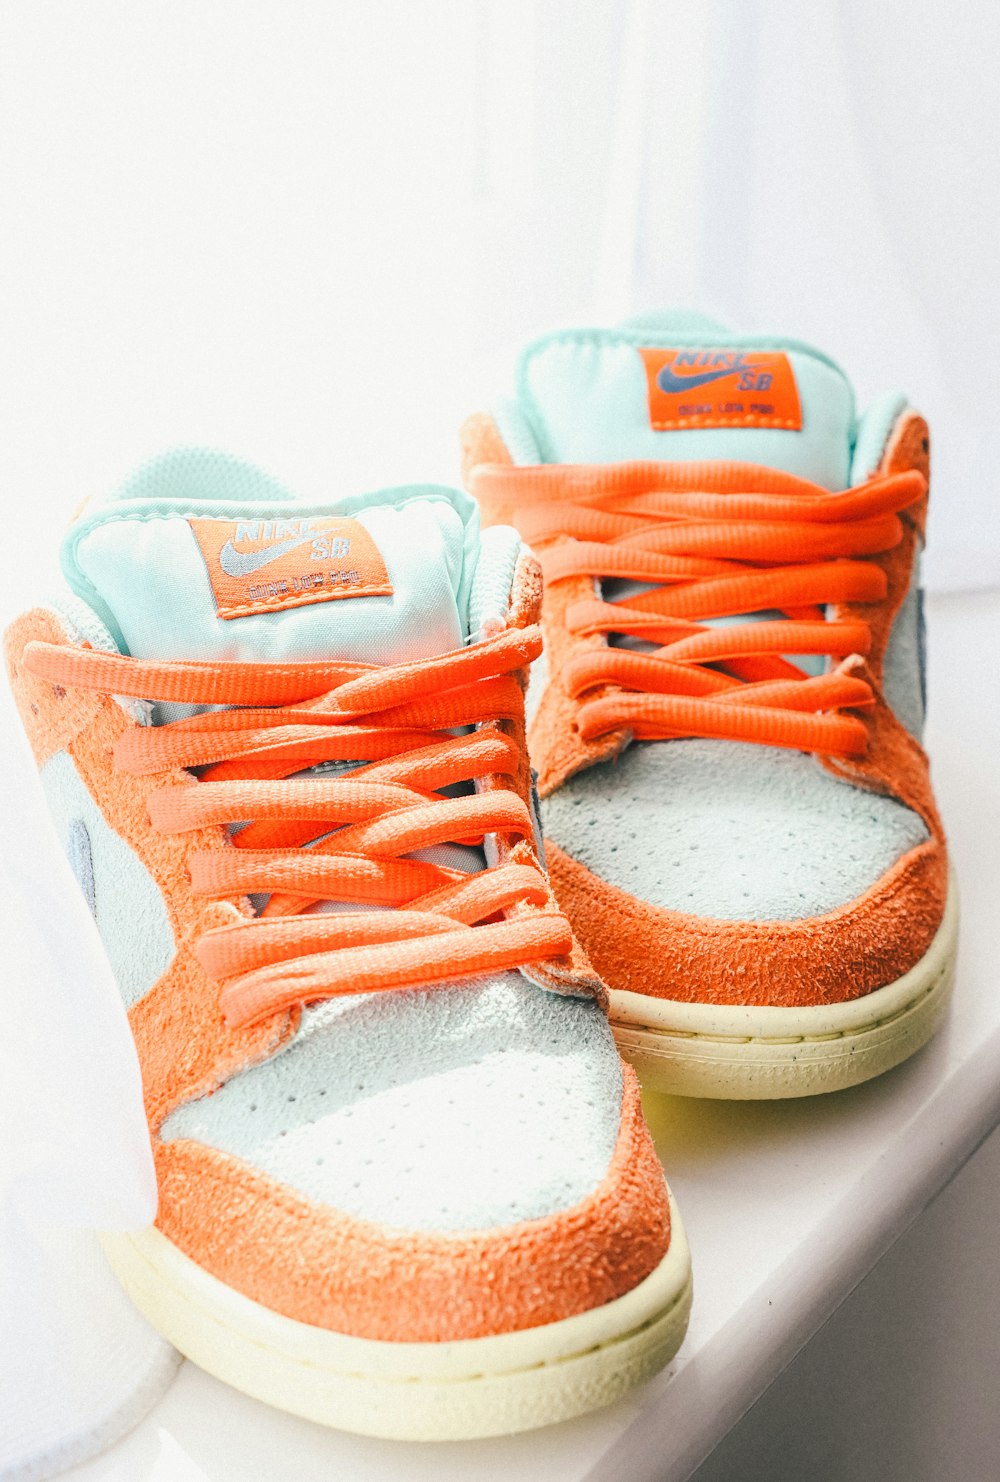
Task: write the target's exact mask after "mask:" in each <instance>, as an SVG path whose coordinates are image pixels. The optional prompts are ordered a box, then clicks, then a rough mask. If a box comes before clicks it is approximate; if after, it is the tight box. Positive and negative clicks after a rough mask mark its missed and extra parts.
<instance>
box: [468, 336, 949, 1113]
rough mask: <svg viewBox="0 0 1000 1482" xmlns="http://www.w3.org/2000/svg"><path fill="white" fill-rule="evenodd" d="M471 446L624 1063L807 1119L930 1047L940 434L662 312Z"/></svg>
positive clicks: (942, 961)
mask: <svg viewBox="0 0 1000 1482" xmlns="http://www.w3.org/2000/svg"><path fill="white" fill-rule="evenodd" d="M463 451H464V462H465V468H466V476H467V481H468V485H469V488H470V489H471V490H472V491H473V493H474V494H475V495H476V497H477V499H478V500H479V502H480V505H481V507H482V509H483V511H484V514H485V518H486V521H487V523H489V522H492V521H509V522H512V523H514V524H515V525H516V526H517V528H518V529H519V530H520V532H521V534H522V535H523V536H524V538H525V539H526V540H527V541H528V543H529V544H530V545H531V546H533V547H534V549H535V550H536V551H537V553H538V555H539V557H540V559H541V563H542V567H543V571H544V574H545V583H546V591H545V602H544V609H543V627H544V632H545V646H546V660H547V671H548V672H547V674H544V673H540V672H539V668H538V666H536V668H535V671H534V674H533V679H532V689H531V693H530V694H529V713H530V714H531V715H532V719H531V723H530V727H529V742H530V749H531V754H532V758H533V761H534V763H535V765H536V767H537V768H538V774H539V775H538V786H539V793H540V795H541V799H542V805H541V806H542V819H543V823H544V828H545V836H546V849H547V859H548V864H549V869H550V873H551V878H552V882H553V885H554V886H555V890H556V894H557V897H558V899H559V901H560V903H561V904H562V906H563V907H564V908H565V910H566V911H567V913H568V914H569V916H570V919H571V921H572V922H573V926H574V929H575V931H576V933H577V935H578V937H579V939H580V940H581V942H582V943H583V945H584V947H585V948H586V950H587V953H588V955H589V957H590V960H591V961H592V962H593V964H594V966H595V967H596V968H597V970H598V972H599V973H600V974H601V975H602V977H603V978H604V979H605V981H606V982H607V983H608V984H609V987H610V989H611V1017H612V1024H613V1027H614V1029H615V1034H616V1036H617V1039H618V1043H619V1046H620V1047H621V1049H622V1050H623V1052H624V1053H625V1055H626V1056H627V1057H628V1058H629V1059H630V1060H631V1061H632V1063H633V1064H634V1065H636V1066H637V1067H638V1069H639V1071H640V1073H641V1074H642V1076H643V1077H644V1079H645V1080H646V1082H647V1083H648V1084H650V1085H652V1086H654V1087H656V1088H658V1089H662V1090H666V1091H671V1092H675V1093H679V1094H682V1095H691V1096H715V1097H781V1096H802V1095H808V1094H811V1093H813V1092H818V1091H831V1090H837V1089H840V1088H842V1087H845V1086H850V1085H854V1084H855V1083H857V1082H859V1081H863V1080H866V1079H867V1078H868V1077H870V1076H873V1075H877V1074H879V1073H880V1072H881V1071H884V1070H887V1069H889V1067H891V1066H893V1065H896V1064H897V1063H898V1062H899V1061H901V1060H903V1059H905V1058H906V1056H908V1055H910V1054H912V1052H913V1051H914V1050H916V1049H917V1048H918V1047H919V1046H920V1045H922V1044H924V1042H925V1041H926V1040H927V1039H928V1038H929V1037H930V1035H931V1034H932V1032H933V1031H934V1029H935V1028H936V1026H937V1025H938V1023H939V1022H940V1019H941V1017H942V1014H943V1012H944V1009H945V1007H946V1003H947V999H948V995H949V992H950V989H951V984H952V977H953V970H954V961H955V949H956V936H957V906H956V901H955V892H954V888H953V886H950V885H949V873H948V863H947V856H946V850H945V840H944V834H943V832H942V827H941V821H940V819H939V817H938V813H937V809H936V807H935V804H934V798H933V795H932V792H931V785H930V781H929V776H928V763H927V757H926V755H925V753H924V751H923V749H922V747H921V744H920V737H921V732H922V727H923V711H924V697H923V627H922V617H921V606H920V602H921V594H920V584H919V571H918V563H919V553H920V549H921V546H922V544H923V534H924V521H925V516H926V510H927V479H928V436H927V427H926V424H925V423H924V421H923V419H922V418H921V417H919V416H918V415H917V413H916V412H914V411H912V410H911V409H910V408H909V406H908V405H907V403H906V400H905V398H904V397H901V396H887V397H885V398H883V399H882V400H880V401H879V402H878V403H876V405H875V406H873V407H872V408H871V409H870V410H869V411H867V412H866V413H865V414H864V415H863V416H861V417H860V418H857V417H856V416H855V410H854V400H853V396H852V392H851V388H850V386H849V384H848V382H847V380H846V379H845V377H844V375H843V373H842V372H841V371H840V370H839V368H838V367H837V366H836V365H835V364H834V363H833V362H832V361H830V360H829V359H828V358H827V357H826V356H824V355H822V354H820V353H819V352H817V351H815V350H813V349H810V348H809V347H808V346H806V345H802V344H798V343H794V342H785V341H777V340H771V339H766V340H765V339H749V338H746V337H734V336H732V335H730V334H727V333H726V332H725V331H723V330H721V329H720V328H719V326H717V325H715V324H713V323H712V322H710V321H707V320H703V319H700V318H684V317H681V316H666V317H664V318H661V319H651V320H645V321H641V320H640V321H636V322H635V323H634V324H631V325H626V326H625V327H623V328H621V329H617V330H581V331H573V332H569V333H564V334H554V335H550V336H548V337H547V338H545V339H542V340H539V341H538V342H536V343H535V344H533V345H531V346H530V347H529V348H528V349H527V350H526V351H525V353H524V355H523V357H522V359H521V362H520V365H519V368H518V376H517V399H516V400H515V401H510V402H506V403H504V404H503V405H502V406H500V407H499V408H498V409H497V411H496V414H495V415H480V416H476V417H473V418H472V419H471V420H470V421H469V422H468V423H467V424H466V426H465V428H464V431H463ZM543 662H545V661H543Z"/></svg>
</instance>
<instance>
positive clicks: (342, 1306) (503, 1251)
mask: <svg viewBox="0 0 1000 1482" xmlns="http://www.w3.org/2000/svg"><path fill="white" fill-rule="evenodd" d="M624 1076H625V1086H624V1094H623V1107H622V1127H621V1134H620V1137H619V1141H618V1146H617V1148H616V1149H615V1153H614V1156H613V1157H612V1160H611V1164H610V1167H609V1169H608V1172H607V1175H606V1176H605V1178H604V1180H603V1182H602V1183H601V1184H600V1185H599V1187H598V1188H596V1189H595V1190H594V1192H593V1193H592V1194H591V1195H590V1196H589V1197H588V1198H586V1199H584V1200H582V1201H581V1202H580V1203H579V1204H577V1205H574V1206H573V1208H571V1209H568V1210H564V1211H562V1212H561V1213H559V1214H556V1215H550V1216H549V1217H548V1218H546V1219H540V1220H529V1221H525V1222H523V1223H521V1224H518V1225H511V1226H509V1227H508V1228H507V1229H504V1230H499V1231H491V1232H476V1231H472V1232H468V1233H466V1232H463V1233H458V1234H454V1235H431V1234H426V1233H418V1232H407V1231H405V1230H389V1229H385V1228H383V1227H381V1226H378V1225H373V1224H369V1223H367V1222H365V1221H363V1220H356V1219H351V1218H348V1217H347V1216H345V1215H342V1214H338V1213H337V1212H336V1211H335V1210H332V1209H329V1208H327V1207H325V1206H323V1205H320V1204H316V1203H314V1202H313V1201H312V1200H309V1199H307V1198H305V1197H304V1196H302V1195H298V1194H295V1193H293V1192H292V1191H291V1190H289V1189H287V1188H284V1187H283V1186H282V1185H280V1184H276V1183H275V1182H274V1181H273V1180H272V1179H270V1178H268V1177H267V1176H266V1175H264V1174H261V1173H258V1172H256V1171H255V1170H254V1169H252V1168H251V1167H249V1166H248V1165H247V1164H245V1163H242V1162H241V1161H240V1160H239V1159H236V1158H233V1157H231V1156H229V1155H228V1154H225V1153H220V1152H217V1151H216V1150H214V1149H211V1148H206V1147H204V1146H202V1145H201V1144H199V1143H195V1142H189V1141H184V1140H179V1141H176V1142H171V1143H162V1144H158V1145H157V1147H156V1161H157V1167H158V1172H159V1181H160V1189H161V1193H162V1208H161V1212H160V1215H159V1218H158V1221H157V1223H158V1225H159V1227H160V1229H161V1230H162V1231H163V1233H164V1234H165V1235H167V1236H168V1237H169V1239H171V1240H172V1241H173V1242H174V1243H175V1244H176V1245H178V1246H179V1247H180V1248H181V1250H183V1251H185V1252H186V1253H187V1254H188V1255H190V1256H191V1257H192V1258H193V1259H194V1260H195V1261H197V1262H198V1264H199V1265H201V1266H203V1267H204V1268H205V1269H206V1270H207V1271H210V1272H212V1274H213V1275H215V1276H217V1277H219V1278H220V1280H222V1281H224V1282H225V1283H226V1284H227V1285H228V1286H231V1287H234V1288H235V1289H236V1290H237V1291H241V1292H243V1293H244V1294H245V1295H246V1296H248V1297H251V1298H253V1300H255V1301H257V1302H260V1303H262V1304H263V1305H264V1306H266V1307H270V1308H272V1309H273V1310H274V1311H276V1312H281V1313H283V1314H284V1315H285V1316H286V1317H291V1318H295V1319H297V1320H298V1321H300V1322H307V1323H312V1324H314V1325H316V1326H319V1327H327V1328H333V1329H335V1330H336V1331H337V1332H339V1333H349V1334H352V1335H353V1336H355V1337H359V1338H375V1339H382V1340H386V1341H390V1342H446V1341H449V1340H451V1339H460V1338H479V1337H485V1336H487V1335H488V1334H493V1333H503V1332H510V1331H516V1330H518V1329H522V1328H531V1327H537V1326H539V1325H540V1324H542V1323H549V1322H557V1321H559V1320H560V1319H562V1318H564V1317H572V1316H573V1315H575V1314H576V1313H579V1312H585V1311H587V1310H588V1309H589V1308H591V1307H596V1306H599V1305H601V1304H603V1303H605V1302H610V1301H613V1300H614V1298H615V1297H619V1296H622V1295H624V1293H625V1292H627V1291H630V1290H631V1289H632V1288H633V1287H634V1286H636V1285H637V1284H638V1283H639V1282H640V1281H642V1280H643V1278H644V1277H646V1276H648V1275H649V1273H650V1272H651V1271H652V1270H653V1269H654V1267H655V1266H656V1265H657V1264H658V1263H659V1262H660V1260H662V1258H663V1255H664V1253H665V1252H666V1249H667V1246H668V1244H669V1241H670V1213H669V1207H668V1204H667V1198H666V1189H665V1185H664V1182H663V1173H662V1171H661V1169H660V1165H659V1163H658V1161H657V1158H656V1153H655V1150H654V1148H653V1143H652V1139H651V1137H650V1135H649V1132H648V1130H647V1128H646V1125H645V1122H644V1121H643V1119H642V1110H641V1106H640V1102H639V1090H638V1084H637V1082H636V1079H635V1075H634V1072H632V1071H631V1070H629V1069H628V1068H626V1069H625V1072H624Z"/></svg>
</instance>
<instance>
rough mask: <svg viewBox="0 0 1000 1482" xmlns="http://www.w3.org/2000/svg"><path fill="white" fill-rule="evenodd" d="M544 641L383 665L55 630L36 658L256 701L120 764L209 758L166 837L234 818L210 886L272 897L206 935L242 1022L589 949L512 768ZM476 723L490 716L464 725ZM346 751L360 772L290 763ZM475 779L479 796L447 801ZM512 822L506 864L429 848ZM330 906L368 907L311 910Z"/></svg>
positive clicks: (186, 728)
mask: <svg viewBox="0 0 1000 1482" xmlns="http://www.w3.org/2000/svg"><path fill="white" fill-rule="evenodd" d="M540 649H541V635H540V633H539V630H538V629H537V627H535V628H526V629H523V630H513V631H508V632H504V633H501V634H499V635H497V636H496V637H495V638H491V639H488V640H485V641H484V642H482V643H479V644H476V645H475V646H473V647H470V648H468V649H464V650H461V651H458V652H455V653H450V654H443V655H440V656H439V657H435V658H431V659H427V660H421V661H420V662H418V663H415V664H408V665H397V666H390V667H385V668H376V667H374V666H370V665H362V664H341V663H335V664H329V663H319V664H317V663H302V664H259V665H258V664H237V663H204V662H197V663H185V662H178V663H170V662H147V661H145V660H138V659H132V658H127V657H124V656H122V655H119V654H108V653H100V652H97V651H95V650H93V649H87V648H77V647H74V648H71V647H68V646H60V645H56V644H47V643H31V644H29V645H28V646H27V648H26V649H25V654H24V663H25V666H26V668H28V669H29V670H30V671H31V672H32V673H33V674H35V675H37V676H38V677H40V678H44V679H47V680H49V681H50V682H52V683H58V684H60V685H62V686H64V687H66V688H70V687H76V688H80V689H85V690H96V691H100V692H104V693H112V694H118V695H125V696H131V697H133V698H136V699H140V698H141V699H147V700H148V699H155V700H164V699H169V700H170V701H172V702H173V703H177V704H185V705H205V704H212V705H216V704H221V705H230V706H236V707H240V708H237V709H230V710H224V711H218V712H211V713H204V714H198V715H191V716H187V717H184V718H182V719H178V720H174V721H170V722H168V723H166V724H164V725H161V726H156V727H137V728H135V729H132V730H130V731H128V732H126V733H125V734H124V735H123V736H121V737H120V738H119V740H118V742H117V743H116V745H115V749H114V761H115V764H116V766H118V767H119V768H121V769H122V770H124V771H127V772H130V773H132V774H134V775H137V776H156V775H158V774H162V773H163V772H167V771H176V770H177V769H182V770H187V771H190V770H191V769H194V768H198V769H204V770H202V771H201V775H200V777H199V778H194V777H192V778H191V780H190V781H187V780H183V779H175V780H172V781H170V782H169V783H166V784H164V785H162V786H159V787H154V788H153V789H152V790H151V792H150V793H149V795H148V806H149V815H150V822H151V825H152V827H153V828H155V829H157V830H160V831H162V832H164V833H168V834H185V833H194V832H197V831H198V830H202V829H206V828H212V827H218V826H224V825H230V826H236V830H237V831H236V832H234V833H233V834H232V836H231V839H230V843H231V846H232V847H231V848H227V849H221V850H220V849H218V848H215V849H197V848H196V849H193V850H192V851H191V852H190V853H189V855H188V866H189V870H190V878H191V888H192V890H193V891H194V892H195V893H196V894H199V895H204V896H206V897H213V898H222V899H224V898H227V897H229V898H231V897H239V896H247V895H262V894H263V895H268V896H269V900H268V902H267V904H266V906H265V907H264V908H263V910H262V911H261V912H260V914H259V915H258V916H256V917H250V916H247V917H245V918H244V919H241V920H240V921H238V922H237V923H235V924H234V925H232V926H225V927H217V928H214V929H212V930H209V931H206V932H205V933H204V934H203V935H202V937H201V938H200V939H199V940H198V942H197V943H196V948H195V950H196V953H197V956H198V958H199V961H200V962H201V963H202V965H203V967H204V968H205V970H206V972H208V973H209V974H210V975H211V976H213V977H215V978H217V979H218V980H219V981H220V983H221V984H222V985H223V986H222V989H221V993H220V1005H221V1008H222V1011H223V1014H224V1016H225V1018H226V1021H227V1022H228V1023H229V1024H230V1025H232V1026H239V1025H243V1024H249V1023H252V1022H254V1021H255V1020H257V1019H260V1018H262V1017H264V1016H266V1015H270V1014H274V1013H277V1012H279V1011H281V1010H284V1009H287V1008H289V1007H291V1006H293V1005H295V1004H299V1003H304V1002H312V1001H316V1000H320V999H325V998H329V997H332V996H335V995H339V994H345V993H368V992H380V991H384V990H391V989H402V988H411V987H414V986H424V987H432V986H440V985H445V984H447V983H449V982H454V981H455V980H456V979H461V978H466V977H469V976H474V975H478V974H483V973H492V972H499V971H503V970H505V969H507V968H511V967H522V966H525V965H528V964H530V963H539V962H543V961H546V960H549V959H554V958H562V957H566V956H567V955H568V954H569V953H570V952H571V951H572V945H573V944H572V934H571V931H570V927H569V923H568V921H567V920H566V918H565V916H564V915H563V914H562V913H561V912H560V911H559V910H558V909H557V907H556V906H555V902H554V900H553V898H552V895H551V893H550V890H549V887H548V882H547V881H546V879H545V876H544V874H543V873H542V871H541V869H540V867H539V865H538V863H537V860H536V859H535V857H534V853H533V845H532V838H533V826H532V819H531V815H530V813H529V811H528V808H527V807H526V805H525V803H524V801H523V799H522V798H521V796H520V795H519V794H518V793H517V792H516V791H515V790H514V788H513V786H512V785H504V780H503V779H508V783H509V782H510V780H511V779H513V777H514V776H516V775H518V774H519V772H520V771H521V769H522V768H523V756H522V753H521V749H520V747H519V746H518V744H517V743H516V741H515V740H514V739H513V738H512V737H511V736H510V735H508V734H507V733H506V732H505V731H504V730H503V728H502V724H501V723H502V722H503V721H504V720H505V719H511V720H514V719H516V720H520V719H521V718H522V717H523V703H524V702H523V692H522V688H521V685H520V683H519V682H518V680H517V678H516V677H515V671H517V670H520V669H521V668H522V667H523V666H524V665H525V664H527V663H528V662H530V660H531V659H532V658H533V657H535V656H537V654H538V653H539V651H540ZM459 725H473V726H475V727H476V728H477V729H475V730H474V731H472V732H471V733H469V734H465V735H458V736H455V735H449V734H448V732H449V731H451V730H452V729H453V728H454V727H456V726H459ZM344 762H346V763H349V764H350V771H349V773H348V775H346V776H329V775H326V776H324V775H320V776H311V777H307V778H302V777H297V776H294V775H292V774H295V773H298V772H301V771H302V770H303V769H306V768H310V767H319V766H322V765H323V764H324V763H344ZM463 783H473V784H476V786H477V789H478V790H477V791H475V792H473V793H465V794H462V795H460V796H448V795H447V793H446V791H445V790H446V789H449V788H453V787H454V786H455V785H456V784H463ZM494 835H495V836H496V837H497V838H498V839H499V840H500V841H501V849H500V854H501V860H500V863H499V864H497V865H494V866H493V867H492V868H487V869H484V870H482V871H481V872H477V873H473V874H470V873H468V872H467V871H465V870H461V869H457V868H451V867H449V866H446V865H442V864H437V863H432V862H430V861H428V860H426V859H420V858H414V857H412V856H413V855H415V854H418V853H419V852H420V851H423V850H425V849H429V848H432V847H433V846H435V845H440V844H444V843H449V844H463V843H464V844H469V845H481V844H482V843H483V841H484V839H485V838H486V837H487V836H494ZM518 841H520V842H518ZM322 901H336V902H341V903H348V904H349V903H351V902H354V903H356V904H357V905H358V906H361V907H367V908H368V909H367V910H361V911H351V910H350V909H347V910H342V909H339V908H338V909H335V910H333V911H328V912H323V913H321V914H303V913H304V912H306V910H307V908H308V907H310V906H313V905H316V904H317V903H319V902H322ZM373 906H384V907H395V908H396V909H394V910H372V909H371V908H372V907H373Z"/></svg>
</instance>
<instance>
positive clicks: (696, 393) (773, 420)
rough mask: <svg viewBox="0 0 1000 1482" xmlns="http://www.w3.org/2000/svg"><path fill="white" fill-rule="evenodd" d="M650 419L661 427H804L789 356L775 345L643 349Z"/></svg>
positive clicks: (678, 429)
mask: <svg viewBox="0 0 1000 1482" xmlns="http://www.w3.org/2000/svg"><path fill="white" fill-rule="evenodd" d="M639 354H640V355H641V356H642V363H643V365H644V366H645V369H646V380H647V382H648V386H649V421H650V425H651V426H652V427H653V428H654V429H655V430H656V431H658V432H683V431H684V430H685V429H687V428H693V427H780V428H784V429H786V430H790V431H793V432H798V431H800V430H801V428H802V407H801V404H800V402H799V388H798V386H797V385H796V383H795V372H794V371H793V370H792V366H791V362H790V361H789V359H788V356H787V355H785V354H782V353H780V352H778V351H775V350H727V349H718V350H713V349H705V350H700V349H684V350H660V349H640V350H639Z"/></svg>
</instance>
